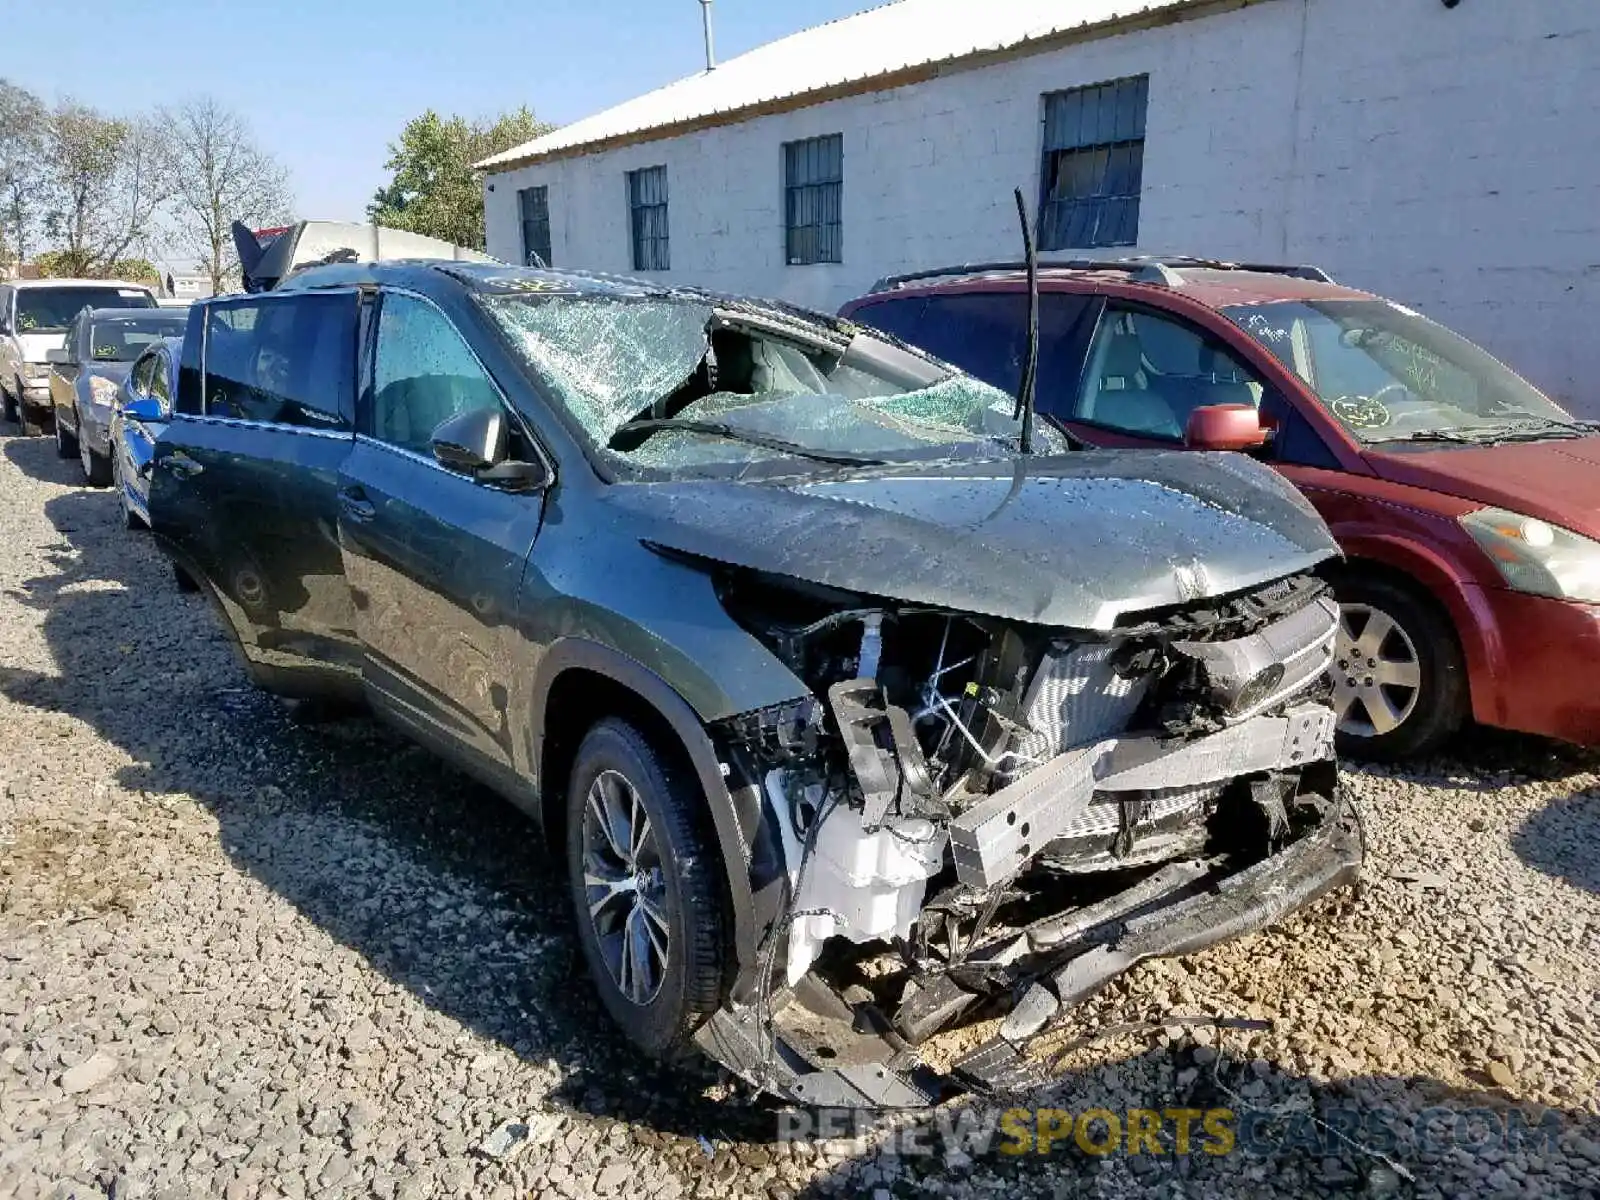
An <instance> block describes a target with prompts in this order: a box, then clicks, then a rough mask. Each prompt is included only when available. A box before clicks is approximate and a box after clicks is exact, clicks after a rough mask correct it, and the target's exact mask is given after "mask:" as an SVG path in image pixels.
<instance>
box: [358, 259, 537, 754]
mask: <svg viewBox="0 0 1600 1200" xmlns="http://www.w3.org/2000/svg"><path fill="white" fill-rule="evenodd" d="M368 344H369V345H370V347H371V354H370V356H369V362H370V373H369V375H368V378H367V379H366V380H365V382H364V383H363V387H362V389H361V411H360V424H359V436H358V437H357V438H356V446H355V450H354V451H353V452H352V453H351V455H350V457H349V459H348V460H347V461H346V462H345V464H344V469H343V471H342V473H341V476H340V480H339V502H340V508H339V528H340V536H341V539H342V542H343V546H344V560H345V573H346V577H347V578H348V579H349V581H350V587H351V593H352V596H353V598H354V602H355V606H356V625H357V628H358V630H359V631H360V635H361V639H362V642H363V645H364V647H365V651H366V683H367V692H368V697H369V699H370V700H371V702H372V703H373V705H374V706H375V707H378V708H381V709H383V710H385V711H386V712H387V713H388V714H389V715H390V716H391V717H392V718H394V719H396V720H399V721H401V722H403V723H405V724H406V725H408V726H409V727H411V728H412V729H413V730H414V731H415V732H416V733H417V735H418V736H420V737H422V738H423V739H424V740H426V741H429V742H431V743H432V744H434V745H435V746H437V747H439V748H440V749H442V750H445V751H446V752H459V751H461V750H463V749H465V750H466V751H467V757H468V758H470V759H471V760H473V761H474V762H475V763H476V764H480V765H483V766H486V767H488V768H490V769H491V770H492V769H495V768H501V769H503V768H504V767H505V766H506V765H507V764H508V763H509V761H510V755H511V735H510V729H509V727H508V724H507V713H506V704H507V699H508V691H509V679H508V676H507V672H508V670H509V664H511V663H512V662H515V661H518V660H517V658H516V656H514V655H512V654H511V653H510V649H509V642H510V639H511V637H512V629H511V625H510V621H511V619H512V615H513V613H514V611H515V603H516V598H517V590H518V587H519V585H520V582H521V579H522V571H523V564H524V563H525V562H526V560H527V557H528V553H529V551H530V550H531V549H532V546H533V541H534V538H535V536H536V535H537V534H538V531H539V523H540V520H541V517H542V514H543V507H544V497H543V494H542V493H531V494H530V493H514V492H508V491H504V490H500V489H498V488H496V487H494V486H491V485H488V484H485V483H480V482H477V481H476V480H474V479H472V478H470V477H468V476H466V475H462V474H458V473H457V472H455V471H451V470H447V469H446V468H445V467H443V466H441V465H440V464H439V462H438V461H437V460H436V459H435V458H434V456H433V453H432V450H431V446H430V440H431V435H432V433H433V431H434V429H436V428H437V427H438V426H439V425H440V423H441V422H443V421H445V420H447V419H449V418H450V417H453V416H456V415H458V414H460V413H463V412H467V411H470V410H472V409H500V410H502V411H503V412H504V413H505V415H506V418H507V422H508V424H509V425H510V427H511V428H512V429H514V430H515V431H516V432H515V433H514V435H513V437H512V456H513V457H517V458H528V457H529V456H530V455H533V454H536V453H538V451H537V450H536V449H535V448H534V447H533V445H532V444H531V442H530V441H529V439H528V438H527V435H526V433H525V432H524V431H523V429H522V427H521V424H520V422H519V421H518V419H517V418H516V416H515V414H514V413H513V411H512V410H511V407H510V405H509V404H507V403H506V400H505V397H504V394H503V392H502V391H501V389H500V387H499V386H498V385H497V384H496V382H495V381H494V379H493V378H491V377H490V375H489V373H488V371H487V370H486V369H485V368H484V366H483V364H482V363H481V362H480V361H479V359H478V356H477V355H476V353H475V352H474V351H473V349H472V347H471V346H470V345H469V343H468V341H467V340H466V338H465V337H464V336H463V334H462V332H461V331H460V330H459V329H458V328H457V327H456V325H455V324H454V323H453V321H452V320H451V318H450V317H448V316H447V315H446V314H445V313H444V312H443V311H442V310H441V309H440V308H438V307H437V306H436V305H435V304H434V303H433V302H432V301H431V300H428V299H426V298H424V297H422V296H419V295H414V294H412V293H408V292H401V291H387V290H386V291H385V292H384V293H383V296H382V299H381V305H380V307H379V310H378V312H377V314H376V321H375V325H374V327H373V328H372V330H371V336H370V337H369V339H368Z"/></svg>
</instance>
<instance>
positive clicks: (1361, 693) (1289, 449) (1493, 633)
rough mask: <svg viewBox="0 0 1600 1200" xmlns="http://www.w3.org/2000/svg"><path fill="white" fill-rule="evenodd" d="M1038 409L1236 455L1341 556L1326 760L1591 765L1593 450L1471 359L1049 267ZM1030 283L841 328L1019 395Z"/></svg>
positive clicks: (1304, 282)
mask: <svg viewBox="0 0 1600 1200" xmlns="http://www.w3.org/2000/svg"><path fill="white" fill-rule="evenodd" d="M1039 293H1040V295H1039V302H1040V306H1039V328H1040V348H1039V362H1038V370H1037V375H1036V378H1037V397H1038V399H1037V404H1038V411H1039V414H1040V415H1041V417H1046V418H1048V419H1049V420H1050V421H1052V422H1053V423H1054V424H1055V425H1056V426H1058V427H1059V428H1061V429H1063V430H1065V431H1066V432H1067V433H1069V434H1070V435H1072V436H1074V437H1075V438H1076V439H1077V440H1078V441H1080V442H1081V443H1083V444H1084V445H1085V446H1088V447H1108V448H1110V447H1167V448H1174V447H1187V448H1189V449H1193V450H1213V451H1215V450H1243V451H1245V452H1246V453H1250V454H1253V455H1255V456H1257V457H1259V458H1261V459H1262V460H1263V461H1265V462H1268V463H1270V464H1272V465H1273V466H1274V467H1276V468H1277V469H1278V470H1279V471H1281V472H1282V473H1283V474H1284V475H1285V476H1287V477H1288V478H1289V479H1291V480H1293V481H1294V483H1295V484H1296V485H1297V486H1298V487H1299V488H1300V489H1301V491H1303V492H1304V493H1305V495H1306V496H1307V498H1309V499H1310V501H1311V503H1312V504H1313V505H1314V506H1315V507H1316V509H1317V511H1318V512H1319V513H1321V514H1322V516H1323V518H1324V519H1325V520H1326V521H1327V522H1328V525H1329V527H1330V528H1331V529H1332V530H1333V533H1334V536H1335V537H1336V538H1337V539H1338V542H1339V544H1340V546H1341V547H1342V548H1343V549H1344V552H1345V556H1346V557H1345V561H1344V563H1343V564H1342V565H1341V566H1339V567H1338V568H1337V570H1336V571H1334V572H1332V573H1331V579H1332V583H1333V585H1334V588H1335V591H1336V594H1337V595H1338V598H1339V600H1340V603H1341V604H1342V606H1343V610H1344V619H1343V627H1342V629H1341V631H1340V638H1339V643H1338V652H1337V655H1336V658H1335V663H1334V667H1335V671H1334V678H1333V686H1334V691H1335V696H1336V702H1337V705H1338V710H1339V722H1340V723H1339V732H1340V741H1341V750H1342V751H1343V752H1345V753H1348V754H1351V755H1353V756H1357V757H1366V758H1380V759H1393V758H1400V757H1405V756H1409V755H1414V754H1419V753H1422V752H1425V751H1427V750H1430V749H1432V748H1434V747H1436V746H1438V745H1439V743H1441V742H1442V741H1443V740H1444V739H1445V738H1447V737H1449V736H1450V734H1451V733H1453V732H1454V731H1455V730H1456V729H1457V728H1458V727H1459V726H1460V725H1461V724H1462V723H1463V722H1464V721H1465V720H1466V719H1467V718H1468V717H1471V718H1473V719H1475V720H1477V721H1479V722H1481V723H1482V724H1485V725H1494V726H1500V727H1503V728H1507V729H1515V730H1521V731H1523V732H1527V733H1535V734H1544V735H1548V736H1550V737H1556V738H1561V739H1564V740H1566V741H1571V742H1579V743H1595V742H1600V683H1597V681H1600V430H1597V428H1596V427H1594V426H1592V425H1590V424H1589V423H1587V422H1584V421H1580V420H1576V419H1574V418H1573V417H1572V416H1571V415H1570V414H1568V413H1567V412H1565V411H1564V410H1563V409H1562V408H1561V407H1560V406H1558V405H1557V404H1555V403H1554V402H1553V401H1552V400H1550V399H1549V398H1548V397H1547V396H1545V395H1544V394H1543V393H1541V392H1540V391H1539V390H1538V389H1536V388H1534V387H1533V386H1532V385H1531V384H1529V383H1527V382H1526V381H1525V380H1523V379H1521V378H1519V377H1518V376H1517V375H1516V374H1514V373H1513V372H1512V371H1511V370H1509V369H1508V368H1507V367H1505V366H1504V365H1502V364H1501V363H1500V362H1498V361H1496V360H1495V359H1494V358H1492V357H1491V356H1490V355H1489V354H1487V353H1486V352H1484V351H1483V350H1481V349H1480V348H1478V347H1477V346H1475V345H1473V344H1472V343H1471V342H1469V341H1467V340H1466V339H1464V338H1462V337H1460V336H1459V335H1457V334H1454V333H1452V332H1450V331H1449V330H1448V329H1445V328H1444V327H1442V326H1440V325H1437V324H1435V323H1434V322H1432V321H1429V320H1428V319H1427V318H1425V317H1423V316H1421V315H1420V314H1419V313H1416V312H1413V311H1412V310H1410V309H1408V308H1405V307H1403V306H1402V305H1399V304H1396V303H1394V302H1392V301H1389V300H1385V299H1383V298H1381V297H1379V296H1374V295H1371V294H1369V293H1366V292H1361V291H1356V290H1354V289H1352V288H1347V287H1341V286H1339V285H1338V284H1336V283H1334V282H1333V281H1332V280H1330V279H1329V278H1328V276H1327V275H1326V274H1325V273H1324V272H1322V271H1320V270H1318V269H1317V268H1314V267H1273V266H1258V265H1239V264H1230V263H1219V262H1211V261H1206V260H1199V259H1175V258H1160V259H1156V258H1128V259H1116V260H1110V261H1105V262H1101V261H1096V260H1087V261H1085V260H1079V261H1074V262H1068V263H1049V262H1046V263H1041V264H1040V269H1039ZM1027 313H1028V304H1027V281H1026V273H1025V271H1024V269H1023V267H1022V266H1021V264H1016V263H1000V264H979V265H965V266H961V267H955V268H951V269H948V270H942V271H930V272H919V273H918V274H916V275H908V276H899V277H896V278H893V279H886V280H883V281H882V282H880V283H879V284H878V285H877V286H876V287H875V288H874V289H873V291H872V294H870V295H868V296H865V297H862V298H861V299H858V300H854V301H852V302H850V303H849V304H847V305H846V306H845V307H844V309H843V310H842V315H843V316H845V317H847V318H849V319H851V320H854V321H857V322H860V323H862V324H865V325H871V326H873V327H875V328H877V329H880V330H883V331H885V332H888V333H891V334H894V335H897V336H899V337H901V338H903V339H904V340H905V341H908V342H911V343H914V344H916V345H918V346H921V347H922V348H924V349H926V350H928V351H930V352H932V353H933V354H936V355H938V356H939V357H941V358H944V359H946V360H948V361H949V362H951V363H953V364H955V365H956V366H959V367H962V368H964V369H965V370H967V371H969V372H971V373H972V374H974V375H977V376H978V377H979V378H981V379H984V380H986V381H987V382H989V383H992V384H994V385H996V386H998V387H1002V388H1006V389H1008V390H1013V391H1014V390H1015V389H1016V387H1017V383H1018V380H1019V379H1020V376H1021V372H1022V365H1023V360H1024V357H1025V355H1026V350H1027V347H1026V342H1027V324H1028V316H1027Z"/></svg>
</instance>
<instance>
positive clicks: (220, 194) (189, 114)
mask: <svg viewBox="0 0 1600 1200" xmlns="http://www.w3.org/2000/svg"><path fill="white" fill-rule="evenodd" d="M157 121H158V122H159V124H160V128H161V135H162V136H161V145H162V150H163V156H164V157H163V160H162V176H163V179H164V180H165V183H166V186H167V189H168V190H169V191H170V193H171V196H172V219H173V222H174V226H175V227H174V230H173V234H174V239H175V241H176V242H177V243H178V244H180V245H182V246H183V247H184V248H185V249H189V250H192V251H193V252H194V253H195V254H196V255H197V256H198V257H199V260H200V269H201V270H203V271H205V272H207V273H208V274H209V275H210V276H211V287H212V290H213V291H218V292H220V291H222V289H223V281H224V279H225V278H226V277H227V276H228V275H230V274H232V272H233V270H234V268H235V266H236V265H237V262H238V258H237V255H236V254H235V252H234V248H233V237H232V234H231V233H230V230H231V228H232V226H233V222H234V221H243V222H244V223H245V224H247V225H261V224H276V223H278V222H280V221H282V220H283V219H284V218H285V217H286V216H287V214H288V212H289V208H290V203H291V202H290V196H289V184H288V175H287V173H286V172H285V171H284V169H283V167H282V166H281V165H280V164H279V163H278V162H277V160H276V159H274V158H273V157H272V155H270V154H268V153H267V152H266V151H264V150H262V149H261V148H260V147H259V146H257V145H256V143H255V139H254V137H253V136H252V135H251V132H250V127H249V126H248V125H247V124H246V123H245V121H244V119H243V118H242V117H240V116H239V115H238V114H237V113H233V112H230V111H229V110H228V109H226V108H223V107H222V106H221V105H220V104H218V103H217V102H216V101H215V100H213V99H212V98H210V97H209V96H206V97H201V98H199V99H196V100H190V101H188V102H186V103H184V104H182V105H180V106H178V107H177V108H170V109H167V108H164V109H160V110H158V111H157Z"/></svg>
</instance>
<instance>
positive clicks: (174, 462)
mask: <svg viewBox="0 0 1600 1200" xmlns="http://www.w3.org/2000/svg"><path fill="white" fill-rule="evenodd" d="M161 465H162V466H163V467H165V468H166V469H167V470H168V471H171V472H172V473H173V474H174V475H176V476H177V477H178V478H179V479H193V478H194V477H195V476H196V475H198V474H200V472H201V471H204V470H205V468H204V467H202V466H201V465H200V464H199V463H197V462H195V460H194V459H192V458H190V457H189V456H188V455H187V454H183V453H173V454H169V455H167V457H165V458H163V459H162V460H161Z"/></svg>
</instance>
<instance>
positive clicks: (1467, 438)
mask: <svg viewBox="0 0 1600 1200" xmlns="http://www.w3.org/2000/svg"><path fill="white" fill-rule="evenodd" d="M1368 440H1369V441H1370V442H1371V443H1372V444H1374V445H1386V444H1388V443H1390V442H1459V443H1461V444H1462V445H1464V446H1476V445H1479V444H1481V443H1482V442H1483V440H1484V439H1483V438H1481V437H1473V436H1471V435H1470V434H1467V433H1464V432H1461V431H1459V430H1455V429H1418V430H1416V431H1415V432H1413V433H1402V434H1400V435H1399V436H1397V437H1386V438H1370V439H1368Z"/></svg>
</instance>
